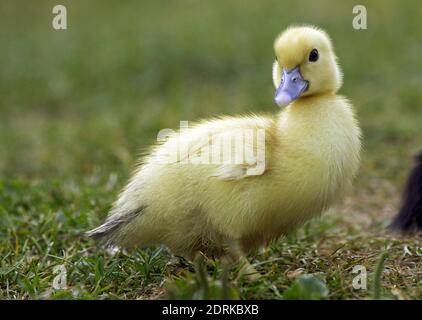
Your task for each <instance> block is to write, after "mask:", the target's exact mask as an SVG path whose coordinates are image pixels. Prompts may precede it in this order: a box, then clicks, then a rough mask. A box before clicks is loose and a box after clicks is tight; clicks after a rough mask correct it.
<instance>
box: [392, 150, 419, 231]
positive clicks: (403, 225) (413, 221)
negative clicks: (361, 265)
mask: <svg viewBox="0 0 422 320" xmlns="http://www.w3.org/2000/svg"><path fill="white" fill-rule="evenodd" d="M415 160H416V166H415V167H414V168H413V169H412V171H411V172H410V174H409V177H408V179H407V183H406V188H405V191H404V193H403V198H402V205H401V208H400V211H399V213H398V214H397V215H396V217H395V218H394V219H393V222H392V223H391V225H390V226H389V228H390V229H393V230H398V231H406V232H409V231H410V232H411V231H418V230H422V153H420V154H419V155H417V156H416V157H415Z"/></svg>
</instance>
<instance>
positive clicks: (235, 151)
mask: <svg viewBox="0 0 422 320" xmlns="http://www.w3.org/2000/svg"><path fill="white" fill-rule="evenodd" d="M189 130H190V129H189V123H188V121H180V131H179V132H176V131H174V130H172V129H163V130H161V131H160V132H159V133H158V135H157V141H158V142H162V143H165V141H167V140H168V139H172V140H171V145H169V146H168V147H167V148H163V149H162V150H159V151H158V152H159V153H157V154H156V158H155V159H156V161H157V162H159V163H162V164H170V163H180V164H188V163H189V164H197V165H201V164H202V165H207V164H217V165H229V164H231V165H243V166H244V167H245V168H246V174H247V175H260V174H262V173H263V172H264V170H265V129H260V128H247V129H242V128H237V129H229V130H225V131H218V130H215V129H213V128H209V130H207V129H201V128H198V132H197V133H198V134H197V137H194V139H193V140H192V138H191V137H188V136H187V135H186V134H185V133H187V132H188V131H189ZM193 130H195V129H193ZM194 133H196V132H194Z"/></svg>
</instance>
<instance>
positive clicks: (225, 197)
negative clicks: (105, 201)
mask: <svg viewBox="0 0 422 320" xmlns="http://www.w3.org/2000/svg"><path fill="white" fill-rule="evenodd" d="M274 50H275V56H276V60H275V61H274V64H273V68H272V75H273V82H274V85H275V87H276V92H275V102H276V103H277V104H278V105H279V106H280V107H285V108H284V109H283V110H281V111H280V112H279V113H277V114H276V115H255V114H251V115H247V116H240V117H221V118H217V119H211V120H209V121H203V122H200V123H198V124H196V125H195V126H193V127H191V128H187V129H184V130H181V131H180V132H178V133H174V134H172V135H170V137H168V139H167V140H165V141H164V142H162V143H159V144H157V145H155V146H154V147H153V148H152V151H151V152H150V153H149V154H148V155H146V156H145V157H143V159H142V160H141V163H140V164H139V166H138V167H137V169H136V170H135V172H134V174H133V176H132V178H131V179H130V181H129V182H128V184H127V185H126V187H125V188H124V189H123V191H122V192H121V194H120V195H119V197H118V199H117V201H116V202H115V204H114V206H113V208H112V210H111V212H110V213H109V216H108V217H107V218H106V220H105V222H104V223H103V224H102V225H100V226H99V227H97V228H95V229H93V230H91V231H89V232H88V235H89V236H91V237H94V238H99V239H102V240H103V241H105V243H106V244H107V245H114V246H118V247H124V248H133V247H149V246H154V245H165V246H167V247H168V248H169V249H170V250H171V251H172V252H173V253H174V254H176V255H179V256H184V257H186V258H188V259H192V258H194V257H195V255H196V254H197V253H198V252H202V253H203V254H205V255H207V256H212V257H221V256H223V257H231V258H233V259H239V257H242V256H244V255H245V254H246V253H247V252H248V251H250V250H252V249H255V248H258V247H260V246H262V245H265V244H267V243H268V242H270V241H271V240H273V239H277V238H279V237H280V236H282V235H285V234H287V233H288V232H289V231H290V230H292V229H293V228H295V227H297V226H299V225H301V224H302V223H304V222H305V221H307V220H308V219H310V218H311V217H314V216H317V215H319V214H321V213H322V212H323V211H325V210H326V209H327V208H328V207H329V206H330V205H331V204H332V203H333V202H334V201H335V200H336V199H338V198H339V197H340V196H341V194H342V192H343V191H344V190H345V189H346V188H347V187H348V186H349V185H350V184H351V182H352V179H353V177H354V176H355V174H356V172H357V170H358V166H359V154H360V145H361V143H360V140H361V138H360V136H361V131H360V129H359V126H358V122H357V120H356V118H355V115H354V111H353V107H352V105H351V103H350V102H349V101H348V100H347V99H346V98H344V97H342V96H340V95H337V94H336V93H337V91H338V90H339V89H340V87H341V85H342V73H341V71H340V68H339V66H338V64H337V58H336V55H335V53H334V50H333V46H332V44H331V40H330V38H329V37H328V35H327V34H326V33H325V32H324V31H322V30H321V29H318V28H316V27H313V26H295V27H290V28H288V29H287V30H285V31H284V32H282V33H281V34H280V35H279V36H278V37H277V38H276V40H275V43H274ZM239 132H241V133H245V134H244V136H243V137H241V138H240V141H245V143H244V144H243V145H242V146H243V147H242V148H241V147H239V148H237V147H236V146H235V147H233V145H231V146H229V147H228V150H229V151H230V152H229V153H230V154H234V158H235V160H236V159H240V160H242V161H240V160H239V161H233V159H231V158H230V157H228V158H224V154H223V157H222V156H221V155H219V154H218V152H214V151H215V150H221V148H220V149H219V147H220V146H221V145H224V143H225V142H227V141H232V140H230V139H231V138H232V137H239V135H238V133H239ZM247 137H249V138H248V139H247ZM251 137H252V138H251ZM221 141H223V144H221ZM181 149H183V150H184V152H180V150H181ZM226 149H227V148H226ZM209 150H214V151H209ZM247 150H249V152H248V153H249V157H243V156H244V154H245V153H246V151H247ZM177 151H179V153H177ZM175 153H176V154H177V155H176V156H174V157H173V156H171V158H172V159H173V161H163V159H167V158H166V157H168V156H169V155H173V154H175ZM214 153H216V154H217V156H216V157H215V159H217V160H220V161H209V160H210V158H212V157H213V155H214ZM222 158H223V159H222ZM232 158H233V157H232ZM244 158H247V159H246V160H245V159H244ZM198 159H202V160H204V159H205V160H204V161H202V162H201V163H198V162H200V161H198ZM194 160H195V161H194Z"/></svg>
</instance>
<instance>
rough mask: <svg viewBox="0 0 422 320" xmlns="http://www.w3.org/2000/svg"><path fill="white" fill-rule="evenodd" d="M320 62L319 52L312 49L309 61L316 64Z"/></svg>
mask: <svg viewBox="0 0 422 320" xmlns="http://www.w3.org/2000/svg"><path fill="white" fill-rule="evenodd" d="M317 60H318V50H317V49H312V51H311V53H310V54H309V61H311V62H315V61H317Z"/></svg>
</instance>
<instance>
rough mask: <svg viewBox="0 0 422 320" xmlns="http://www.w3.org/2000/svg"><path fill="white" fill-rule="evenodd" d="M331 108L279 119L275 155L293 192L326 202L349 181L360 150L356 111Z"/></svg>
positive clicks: (306, 111)
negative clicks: (277, 146)
mask: <svg viewBox="0 0 422 320" xmlns="http://www.w3.org/2000/svg"><path fill="white" fill-rule="evenodd" d="M329 108H330V106H327V107H326V108H325V109H323V110H304V112H301V111H302V110H299V111H298V112H297V113H296V114H291V113H288V114H286V117H285V118H284V119H283V118H282V119H280V122H279V130H280V131H279V132H280V134H279V137H280V147H279V150H280V151H279V154H278V159H275V161H277V162H278V163H279V164H280V168H281V172H280V174H282V175H283V176H284V177H285V179H283V180H285V181H290V182H291V188H290V190H291V192H292V193H295V194H298V193H299V194H302V195H307V196H308V197H307V199H316V200H315V201H319V200H321V201H324V202H327V201H329V200H330V199H332V198H333V197H335V196H336V195H337V193H338V192H339V191H341V189H342V188H344V187H345V186H346V185H347V184H349V183H350V181H351V179H352V178H353V176H354V175H355V173H356V171H357V168H358V165H359V151H360V130H359V127H358V126H357V123H356V121H355V119H354V116H353V113H352V112H349V110H348V108H346V107H343V108H342V107H341V106H333V108H332V109H329ZM312 111H314V112H312ZM302 200H303V197H302Z"/></svg>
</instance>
